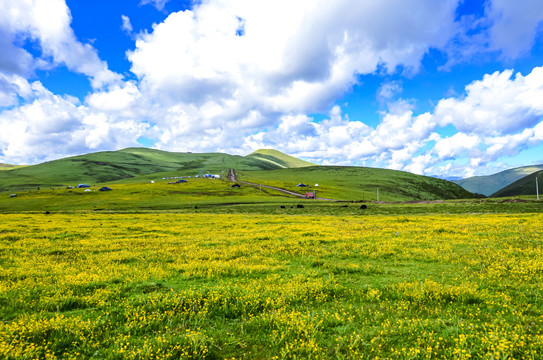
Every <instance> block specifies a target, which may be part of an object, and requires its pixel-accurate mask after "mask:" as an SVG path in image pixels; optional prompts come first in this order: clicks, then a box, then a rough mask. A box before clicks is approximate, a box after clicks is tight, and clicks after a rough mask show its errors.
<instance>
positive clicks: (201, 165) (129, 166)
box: [0, 148, 474, 201]
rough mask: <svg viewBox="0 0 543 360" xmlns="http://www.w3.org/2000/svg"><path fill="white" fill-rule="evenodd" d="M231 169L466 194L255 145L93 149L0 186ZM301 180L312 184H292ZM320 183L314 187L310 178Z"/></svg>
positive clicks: (344, 193) (335, 183)
mask: <svg viewBox="0 0 543 360" xmlns="http://www.w3.org/2000/svg"><path fill="white" fill-rule="evenodd" d="M231 168H233V169H235V170H236V172H237V174H238V178H239V179H240V180H246V181H250V182H256V183H261V184H265V185H273V186H277V187H280V188H285V189H288V190H294V191H297V192H299V193H301V194H304V193H305V192H306V191H314V190H317V191H318V197H320V198H329V199H338V200H364V201H373V200H376V199H377V194H376V193H377V188H379V191H380V197H379V200H381V201H420V200H443V199H458V198H472V197H473V196H474V195H473V194H471V193H470V192H468V191H466V190H464V189H463V188H461V187H460V186H458V185H455V184H453V183H452V182H449V181H445V180H441V179H435V178H432V177H426V176H420V175H415V174H411V173H408V172H402V171H395V170H386V169H376V168H361V167H341V166H316V165H313V164H311V163H308V162H306V161H303V160H299V159H296V158H294V157H292V156H289V155H286V154H283V153H281V152H279V151H276V150H259V151H256V152H254V153H252V154H250V155H248V156H246V157H243V156H234V155H228V154H222V153H203V154H198V153H173V152H166V151H161V150H153V149H147V148H128V149H124V150H119V151H106V152H97V153H91V154H86V155H80V156H74V157H69V158H64V159H60V160H55V161H50V162H46V163H43V164H38V165H32V166H28V167H22V168H17V169H12V170H5V171H0V191H1V190H10V191H12V190H21V189H28V190H33V189H36V188H37V187H40V188H48V187H51V188H53V187H62V186H67V185H71V186H76V185H77V184H79V183H88V184H90V185H95V184H100V183H108V184H123V183H124V184H129V183H133V184H136V183H148V182H149V180H158V179H162V178H164V177H171V176H195V175H203V174H205V173H215V174H223V175H226V172H227V171H228V169H231ZM300 182H304V183H306V184H308V185H311V186H312V187H313V188H310V190H308V189H307V188H298V187H296V184H298V183H300ZM316 183H318V184H320V186H319V187H314V184H316Z"/></svg>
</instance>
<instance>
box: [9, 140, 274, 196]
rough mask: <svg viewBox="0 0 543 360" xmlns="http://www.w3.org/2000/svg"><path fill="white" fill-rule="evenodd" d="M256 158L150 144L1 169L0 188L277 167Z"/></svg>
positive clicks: (26, 187)
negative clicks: (181, 150)
mask: <svg viewBox="0 0 543 360" xmlns="http://www.w3.org/2000/svg"><path fill="white" fill-rule="evenodd" d="M278 167H279V166H278V165H275V164H273V163H271V162H270V161H262V160H259V159H256V158H249V157H247V158H245V157H243V156H235V155H228V154H222V153H203V154H200V153H198V154H196V153H172V152H166V151H160V150H153V149H146V148H128V149H124V150H119V151H104V152H97V153H91V154H85V155H80V156H73V157H68V158H64V159H59V160H54V161H50V162H46V163H42V164H38V165H32V166H27V167H23V168H16V169H11V170H7V171H1V172H0V190H13V189H30V188H37V187H58V186H66V185H73V184H77V183H91V184H97V183H103V182H109V181H115V180H125V179H130V178H134V177H141V176H145V175H150V176H155V175H154V174H155V173H166V174H175V175H197V174H205V173H209V172H212V173H216V172H218V173H221V172H225V171H228V169H230V168H236V169H242V170H263V169H275V168H278Z"/></svg>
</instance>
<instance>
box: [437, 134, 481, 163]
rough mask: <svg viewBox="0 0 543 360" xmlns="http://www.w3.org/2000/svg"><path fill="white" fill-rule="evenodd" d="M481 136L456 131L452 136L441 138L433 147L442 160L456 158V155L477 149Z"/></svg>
mask: <svg viewBox="0 0 543 360" xmlns="http://www.w3.org/2000/svg"><path fill="white" fill-rule="evenodd" d="M480 143H481V138H480V137H479V136H477V135H467V134H464V133H461V132H459V133H456V134H454V135H452V136H450V137H446V138H444V139H441V140H439V141H438V142H437V143H436V145H435V146H434V148H433V151H434V152H435V153H436V154H437V156H438V158H439V159H440V160H448V159H454V158H455V157H457V156H459V155H461V154H463V153H465V152H466V151H468V152H469V151H472V150H475V149H477V147H478V146H479V144H480Z"/></svg>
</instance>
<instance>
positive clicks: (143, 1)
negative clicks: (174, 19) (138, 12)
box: [140, 0, 170, 11]
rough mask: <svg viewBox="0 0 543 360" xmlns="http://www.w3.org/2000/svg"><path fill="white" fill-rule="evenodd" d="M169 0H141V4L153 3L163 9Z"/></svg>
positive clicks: (160, 9) (158, 8)
mask: <svg viewBox="0 0 543 360" xmlns="http://www.w3.org/2000/svg"><path fill="white" fill-rule="evenodd" d="M168 1H170V0H141V1H140V5H147V4H149V5H153V6H154V7H155V8H157V10H159V11H162V10H164V6H166V3H167V2H168Z"/></svg>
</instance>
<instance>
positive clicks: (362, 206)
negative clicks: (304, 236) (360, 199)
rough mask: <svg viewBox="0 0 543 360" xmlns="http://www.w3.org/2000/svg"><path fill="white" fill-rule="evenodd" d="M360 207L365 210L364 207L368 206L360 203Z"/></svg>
mask: <svg viewBox="0 0 543 360" xmlns="http://www.w3.org/2000/svg"><path fill="white" fill-rule="evenodd" d="M360 208H361V209H362V210H365V209H367V208H368V207H367V206H366V205H360Z"/></svg>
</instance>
